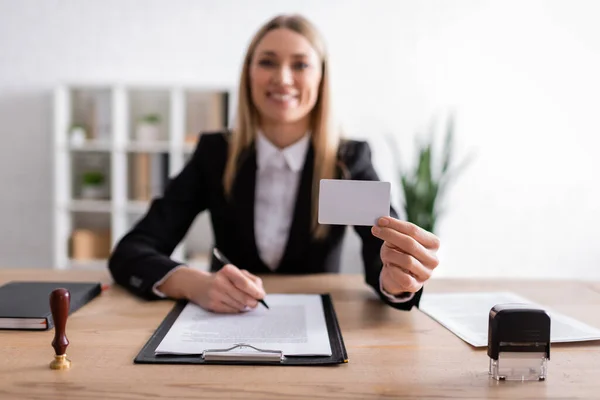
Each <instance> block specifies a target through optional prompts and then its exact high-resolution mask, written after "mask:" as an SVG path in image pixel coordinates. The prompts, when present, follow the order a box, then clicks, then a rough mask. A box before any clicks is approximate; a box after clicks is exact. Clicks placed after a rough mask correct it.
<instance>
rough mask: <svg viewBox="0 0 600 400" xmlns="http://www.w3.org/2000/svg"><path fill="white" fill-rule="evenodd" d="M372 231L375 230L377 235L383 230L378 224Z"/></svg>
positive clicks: (374, 232)
mask: <svg viewBox="0 0 600 400" xmlns="http://www.w3.org/2000/svg"><path fill="white" fill-rule="evenodd" d="M371 231H372V232H373V234H375V235H379V233H380V232H381V229H380V228H379V227H378V226H374V227H373V228H372V229H371Z"/></svg>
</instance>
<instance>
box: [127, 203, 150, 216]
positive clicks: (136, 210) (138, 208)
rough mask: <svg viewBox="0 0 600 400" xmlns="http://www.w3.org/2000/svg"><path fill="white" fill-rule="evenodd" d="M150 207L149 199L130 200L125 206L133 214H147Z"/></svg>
mask: <svg viewBox="0 0 600 400" xmlns="http://www.w3.org/2000/svg"><path fill="white" fill-rule="evenodd" d="M148 207H150V202H149V201H135V200H130V201H128V202H127V206H125V208H126V210H127V212H128V213H131V214H145V213H146V211H148Z"/></svg>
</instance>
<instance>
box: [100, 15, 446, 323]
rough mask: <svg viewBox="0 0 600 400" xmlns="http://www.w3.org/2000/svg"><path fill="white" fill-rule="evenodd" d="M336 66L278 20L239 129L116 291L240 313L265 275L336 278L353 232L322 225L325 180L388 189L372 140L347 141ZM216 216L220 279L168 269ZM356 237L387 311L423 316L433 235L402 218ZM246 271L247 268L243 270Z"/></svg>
mask: <svg viewBox="0 0 600 400" xmlns="http://www.w3.org/2000/svg"><path fill="white" fill-rule="evenodd" d="M328 74H329V71H328V59H327V52H326V50H325V45H324V41H323V40H322V38H321V36H320V35H319V34H318V32H317V30H316V29H315V27H314V26H313V25H312V24H311V23H310V22H309V21H308V20H307V19H306V18H304V17H302V16H298V15H292V16H285V15H284V16H278V17H276V18H274V19H272V20H271V21H269V22H267V23H266V24H265V25H264V26H263V27H262V28H261V29H259V31H258V32H257V33H256V35H255V36H254V38H253V39H252V41H251V43H250V46H249V47H248V51H247V53H246V56H245V58H244V63H243V66H242V72H241V77H240V86H239V99H238V106H237V113H236V121H235V126H234V127H233V129H232V130H231V131H226V132H217V133H204V134H203V135H202V136H201V139H200V141H199V143H198V146H197V148H196V150H195V152H194V155H193V157H192V158H191V160H190V161H189V163H188V164H187V165H186V166H185V168H184V169H183V171H182V172H181V173H180V174H179V175H177V176H176V177H175V178H174V179H173V180H172V181H171V183H170V185H169V186H168V187H167V189H166V191H165V193H164V195H163V196H162V197H160V198H156V199H155V200H154V201H153V202H152V204H151V207H150V209H149V210H148V213H147V214H146V215H145V216H144V217H143V218H142V219H141V220H140V221H139V222H138V224H137V225H136V226H135V227H134V228H133V229H132V230H131V232H129V233H128V234H127V235H125V237H123V238H122V239H121V241H120V242H119V243H118V245H117V246H116V248H115V250H114V253H113V254H112V256H111V258H110V262H109V267H110V270H111V272H112V274H113V277H114V279H115V281H116V282H117V283H119V284H121V285H123V286H125V287H127V288H128V289H130V290H131V291H132V292H134V293H135V294H137V295H139V296H143V297H147V298H160V297H170V298H185V299H188V300H190V301H192V302H195V303H197V304H199V305H200V306H201V307H203V308H205V309H208V310H211V311H214V312H229V313H234V312H241V311H248V310H250V309H253V308H255V307H256V306H257V304H258V302H257V300H260V299H262V298H263V297H264V296H265V291H264V289H263V286H262V281H261V279H260V278H259V277H258V276H257V275H258V274H272V273H277V274H290V275H292V274H314V273H323V272H339V270H340V254H341V250H342V244H343V238H344V235H345V231H346V229H345V228H346V227H345V226H341V225H332V226H327V225H320V224H318V222H317V211H318V207H317V204H318V203H317V202H318V196H319V183H320V181H321V179H353V180H372V181H376V180H379V178H378V176H377V173H376V172H375V169H374V168H373V165H372V163H371V153H370V149H369V145H368V144H367V142H364V141H355V140H341V139H340V132H339V130H338V129H337V128H335V127H334V125H333V121H332V117H331V112H330V106H329V101H330V94H329V77H328ZM203 211H209V212H210V215H211V222H212V228H213V232H214V238H215V248H218V249H219V250H220V252H222V253H223V254H224V255H225V256H226V257H227V259H229V260H231V262H230V263H227V264H226V265H223V264H222V263H221V262H219V261H218V260H217V259H216V258H213V260H212V263H211V271H210V272H204V271H199V270H196V269H192V268H187V266H185V265H181V264H180V263H178V262H177V261H175V260H172V259H171V258H170V254H171V253H172V252H173V250H174V249H175V247H176V246H177V245H178V243H179V241H180V240H181V239H182V238H183V237H184V236H185V235H186V233H187V231H188V229H189V227H190V225H191V224H192V222H193V221H194V219H195V218H196V216H197V215H198V214H199V213H201V212H203ZM389 215H390V217H385V218H381V219H380V221H379V223H378V226H374V227H368V226H355V227H354V229H355V231H356V232H357V233H358V235H359V236H360V237H361V240H362V244H363V248H362V258H363V263H364V270H365V280H366V282H367V284H368V285H369V286H371V287H372V288H373V290H374V291H375V292H376V293H377V294H378V295H379V296H380V298H381V299H382V301H384V302H385V303H386V304H388V305H390V306H392V307H395V308H398V309H403V310H410V309H411V308H412V307H413V306H415V305H418V303H419V299H420V297H421V294H422V289H423V285H424V282H425V281H427V280H428V279H429V278H430V276H431V273H432V271H433V269H435V268H436V267H437V265H438V260H437V256H436V253H437V250H438V247H439V241H438V239H437V237H436V236H434V235H433V234H432V233H430V232H427V231H424V230H422V229H420V228H419V227H417V226H416V225H413V224H410V223H408V222H405V221H400V220H398V219H397V214H396V212H395V211H394V210H393V209H391V210H390V214H389ZM242 268H243V269H242Z"/></svg>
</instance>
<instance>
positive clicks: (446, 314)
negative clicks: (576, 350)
mask: <svg viewBox="0 0 600 400" xmlns="http://www.w3.org/2000/svg"><path fill="white" fill-rule="evenodd" d="M503 303H525V304H532V305H535V306H538V307H540V308H542V309H544V310H545V311H546V312H547V313H548V315H549V316H550V342H551V343H561V342H583V341H588V340H600V329H597V328H594V327H592V326H589V325H587V324H584V323H583V322H580V321H578V320H575V319H573V318H570V317H568V316H566V315H563V314H560V313H558V312H555V311H553V310H551V309H550V308H548V307H545V306H543V305H540V304H538V303H534V302H532V301H530V300H528V299H526V298H524V297H521V296H519V295H517V294H515V293H512V292H474V293H424V294H423V297H422V298H421V302H420V305H419V309H420V310H421V311H422V312H424V313H425V314H427V315H429V316H430V317H431V318H433V319H434V320H436V321H437V322H439V323H440V324H441V325H443V326H444V327H446V328H447V329H449V330H450V331H451V332H452V333H454V334H455V335H456V336H458V337H459V338H461V339H462V340H464V341H465V342H467V343H469V344H471V345H472V346H475V347H486V346H487V342H488V321H489V314H490V309H491V308H492V307H494V306H495V305H496V304H503Z"/></svg>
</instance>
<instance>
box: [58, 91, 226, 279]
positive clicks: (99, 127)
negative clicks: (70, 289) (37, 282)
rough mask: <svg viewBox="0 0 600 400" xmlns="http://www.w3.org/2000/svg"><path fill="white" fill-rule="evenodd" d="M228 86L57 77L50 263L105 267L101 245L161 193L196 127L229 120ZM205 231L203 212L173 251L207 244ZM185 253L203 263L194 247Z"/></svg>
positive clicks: (180, 253)
mask: <svg viewBox="0 0 600 400" xmlns="http://www.w3.org/2000/svg"><path fill="white" fill-rule="evenodd" d="M234 91H235V89H234V88H232V87H214V86H213V85H208V86H204V85H196V86H180V85H154V84H149V85H139V84H134V85H128V84H122V83H115V84H108V85H97V84H94V85H61V86H58V87H56V88H55V90H54V101H53V102H54V104H53V113H54V115H53V117H54V118H53V120H54V123H53V129H52V131H53V146H52V149H51V151H52V157H53V167H54V168H53V170H54V210H53V212H54V219H55V224H54V232H53V234H54V235H53V236H54V251H53V253H54V257H53V258H54V262H53V264H54V267H55V268H59V269H68V268H85V269H87V268H94V269H96V268H101V269H105V268H106V261H107V260H106V258H108V255H109V254H110V249H111V248H113V247H114V246H115V244H116V243H118V241H119V240H120V238H122V237H123V235H125V234H126V233H127V232H128V231H129V230H130V229H131V227H132V226H133V225H134V224H136V223H137V222H138V221H140V219H141V218H143V216H144V215H145V214H146V212H147V211H148V210H149V207H150V205H151V201H152V200H153V199H155V198H157V197H159V196H162V195H163V194H164V191H165V188H166V186H167V185H168V183H169V182H170V181H171V179H172V178H173V177H175V176H177V174H179V173H180V172H181V170H182V169H183V168H184V167H185V165H186V163H187V162H188V161H189V160H190V158H191V156H192V155H193V154H194V151H195V150H196V148H197V143H198V140H199V138H200V135H201V134H202V133H203V132H211V131H217V130H223V129H224V128H226V127H227V126H228V123H229V120H230V118H229V116H230V115H231V112H230V108H231V107H232V104H233V102H232V101H231V100H232V99H233V98H234V96H233V95H232V94H233V92H234ZM100 174H101V175H100ZM92 184H94V185H95V186H90V185H92ZM213 241H214V240H213V238H212V231H211V230H210V221H209V218H208V215H204V216H202V217H201V218H198V219H197V221H196V223H195V224H194V225H193V226H192V227H191V229H190V233H189V234H188V235H187V237H186V238H185V239H184V240H182V241H181V243H179V245H178V246H177V248H176V249H175V251H174V253H173V258H174V259H180V260H182V261H184V262H185V261H186V257H194V255H196V254H202V253H207V252H209V250H210V245H211V243H212V242H213ZM88 259H89V260H88ZM190 262H191V263H193V264H194V265H196V266H197V267H198V268H207V263H206V262H205V261H202V257H200V258H199V259H196V258H195V257H194V260H193V261H190Z"/></svg>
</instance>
